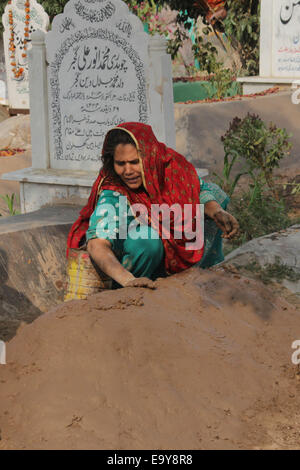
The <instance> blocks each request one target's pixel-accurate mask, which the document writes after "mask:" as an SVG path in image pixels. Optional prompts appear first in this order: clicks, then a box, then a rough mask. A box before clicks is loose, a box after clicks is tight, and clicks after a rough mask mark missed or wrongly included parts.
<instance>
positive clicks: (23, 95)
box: [2, 0, 49, 109]
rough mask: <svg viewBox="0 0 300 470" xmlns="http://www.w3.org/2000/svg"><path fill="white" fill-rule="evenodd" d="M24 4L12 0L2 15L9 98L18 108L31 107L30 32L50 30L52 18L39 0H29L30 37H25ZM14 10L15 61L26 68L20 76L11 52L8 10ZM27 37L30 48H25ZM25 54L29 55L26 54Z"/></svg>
mask: <svg viewBox="0 0 300 470" xmlns="http://www.w3.org/2000/svg"><path fill="white" fill-rule="evenodd" d="M25 3H26V0H12V2H11V4H10V5H9V4H7V5H6V7H5V10H4V14H3V16H2V23H3V26H4V33H3V40H4V51H5V64H6V74H7V87H8V101H9V106H10V107H11V108H15V109H28V108H29V78H28V54H27V51H28V50H29V49H30V48H31V35H32V33H33V32H34V31H36V30H38V29H40V30H42V31H45V32H46V31H47V29H48V27H49V17H48V15H47V13H46V12H45V10H44V8H43V7H42V5H40V4H39V3H38V2H37V1H36V0H30V2H29V4H30V13H29V15H30V20H29V25H28V34H29V36H28V38H25V27H26V24H25V19H26V18H25V17H26V12H25ZM10 11H12V13H13V26H12V27H13V34H14V46H15V48H16V49H15V58H14V61H15V63H16V66H17V67H20V68H22V69H23V70H24V73H23V74H22V75H20V76H19V77H18V78H16V77H15V75H14V73H13V66H12V64H11V63H12V62H13V60H12V59H11V51H10V49H9V48H10V38H11V30H10V27H11V25H10V23H9V12H10ZM25 39H26V40H27V44H26V46H27V51H25V50H24V45H25ZM24 53H26V57H24V56H23V55H24Z"/></svg>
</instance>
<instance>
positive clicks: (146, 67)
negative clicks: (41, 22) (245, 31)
mask: <svg viewBox="0 0 300 470" xmlns="http://www.w3.org/2000/svg"><path fill="white" fill-rule="evenodd" d="M166 46H167V41H166V39H165V38H164V37H161V36H158V35H156V36H149V35H147V34H146V33H145V32H144V28H143V24H142V22H141V21H140V20H139V19H138V17H137V16H135V15H134V14H132V13H130V11H129V9H128V7H127V5H126V4H125V3H124V2H123V1H121V0H70V1H69V2H68V3H67V4H66V6H65V9H64V13H63V14H60V15H57V16H56V17H55V18H54V21H53V24H52V29H51V31H50V32H48V33H46V34H45V33H44V32H42V31H41V30H39V31H36V32H35V33H34V34H33V35H32V49H31V51H30V67H29V78H30V80H29V81H30V103H31V107H30V115H31V139H32V168H27V169H24V170H20V171H17V172H14V173H9V174H6V175H4V176H2V178H3V179H8V180H15V181H19V182H20V200H21V210H22V212H23V213H26V212H31V211H34V210H37V209H39V208H40V207H42V206H44V205H46V204H55V203H60V202H64V203H66V202H67V203H77V204H83V203H85V202H86V200H87V198H88V196H89V193H90V188H91V186H92V184H93V182H94V180H95V178H96V176H97V173H98V171H99V168H100V155H101V148H102V144H103V140H104V136H105V134H106V132H107V131H108V130H109V129H111V128H113V127H115V126H117V125H118V124H120V123H122V122H126V121H139V122H143V123H146V124H150V125H151V126H152V128H153V130H154V132H155V134H156V136H157V138H158V139H159V140H160V141H162V142H164V143H166V145H168V146H170V147H173V148H175V122H174V103H173V86H172V63H171V58H170V56H169V55H168V54H167V52H166Z"/></svg>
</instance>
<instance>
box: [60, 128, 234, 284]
mask: <svg viewBox="0 0 300 470" xmlns="http://www.w3.org/2000/svg"><path fill="white" fill-rule="evenodd" d="M102 162H103V168H102V170H101V171H100V174H99V176H98V178H97V180H96V181H95V183H94V185H93V188H92V191H91V195H90V198H89V201H88V204H87V205H86V206H85V207H84V208H83V209H82V211H81V213H80V217H79V219H78V220H77V221H76V222H75V224H74V225H73V227H72V229H71V231H70V234H69V237H68V248H79V247H80V246H82V245H84V244H85V243H86V242H87V250H88V252H89V254H90V257H91V259H92V260H93V261H94V262H95V264H96V265H97V266H98V267H99V268H100V270H101V271H103V272H104V273H105V274H107V275H108V276H109V277H111V278H112V279H113V280H114V281H115V282H116V283H117V285H121V286H144V287H153V283H152V280H154V279H156V278H157V277H158V276H163V275H166V274H172V273H176V272H180V271H183V270H184V269H187V268H189V267H191V266H194V265H196V264H199V265H200V266H201V267H209V266H212V265H214V264H217V263H218V262H220V261H222V260H223V253H222V240H221V233H222V232H223V237H224V238H232V237H234V236H235V234H236V233H237V231H238V223H237V221H236V219H235V218H234V217H233V216H231V215H230V214H229V213H227V212H226V211H225V210H224V209H225V208H226V206H227V204H228V201H229V199H228V197H227V196H226V194H225V193H224V192H223V191H222V190H221V189H220V188H218V187H217V186H216V185H213V184H207V183H204V182H203V181H201V180H199V178H198V175H197V173H196V170H195V168H194V167H193V165H192V164H191V163H189V162H188V161H187V160H186V159H185V158H184V157H183V156H182V155H180V154H178V153H177V152H175V151H174V150H172V149H170V148H167V147H166V146H165V145H164V144H162V143H160V142H158V141H157V139H156V137H155V136H154V134H153V131H152V129H151V127H150V126H147V125H145V124H141V123H135V122H131V123H124V124H121V125H119V126H118V127H117V128H114V129H112V130H110V131H109V132H108V134H107V135H106V138H105V141H104V144H103V150H102ZM124 203H125V206H124ZM200 203H202V204H204V212H205V216H206V217H207V221H206V224H205V225H206V227H205V244H204V248H203V247H199V246H197V248H195V249H188V248H187V242H188V241H191V238H190V237H189V238H187V236H186V235H185V232H184V234H181V235H182V236H181V238H180V237H177V236H176V233H177V232H178V229H179V228H180V227H181V228H182V227H183V225H184V224H185V226H186V225H187V226H188V229H187V233H188V234H193V233H196V232H195V224H196V222H197V221H196V219H197V210H198V209H197V208H198V207H199V204H200ZM136 204H139V205H140V206H138V207H141V208H142V209H143V208H145V212H144V213H140V214H139V217H138V222H137V220H136V217H137V214H135V216H134V215H133V214H132V213H131V212H130V208H133V207H136V206H135V205H136ZM154 204H156V205H157V204H158V205H160V206H161V205H162V204H165V205H167V207H171V206H173V205H174V204H176V205H177V206H176V207H177V208H179V209H182V210H183V212H180V211H179V214H181V213H184V209H185V205H189V208H190V210H191V212H190V214H191V216H190V217H189V218H188V220H187V218H186V217H185V218H184V216H182V218H181V216H180V215H179V216H178V215H177V216H175V215H174V214H171V218H170V227H169V228H168V227H166V224H165V223H164V220H163V217H161V215H157V214H156V215H154V211H153V210H152V209H153V207H154V206H153V205H154ZM127 206H128V207H127ZM124 207H125V211H124ZM128 209H129V211H128ZM142 212H143V211H142ZM123 216H126V218H125V222H124V217H123ZM140 220H142V223H139V222H140ZM124 225H126V226H125V233H126V235H125V237H121V236H120V233H121V231H122V232H123V233H124ZM132 227H133V228H132ZM133 232H134V234H133Z"/></svg>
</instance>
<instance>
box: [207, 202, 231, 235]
mask: <svg viewBox="0 0 300 470" xmlns="http://www.w3.org/2000/svg"><path fill="white" fill-rule="evenodd" d="M204 213H205V215H207V216H208V217H210V218H211V219H213V220H214V222H215V223H216V224H217V226H218V227H219V228H220V229H221V230H222V232H223V238H228V239H231V238H234V237H235V236H236V235H237V233H238V231H239V223H238V221H237V220H236V218H235V217H233V215H231V214H229V212H227V211H225V210H224V209H222V207H221V206H220V205H219V204H218V203H217V202H216V201H210V202H207V203H206V204H205V205H204Z"/></svg>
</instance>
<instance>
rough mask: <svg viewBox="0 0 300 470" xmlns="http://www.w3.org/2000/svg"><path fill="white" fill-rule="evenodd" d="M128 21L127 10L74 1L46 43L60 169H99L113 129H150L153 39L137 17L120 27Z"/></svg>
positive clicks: (54, 156) (54, 160) (54, 158)
mask: <svg viewBox="0 0 300 470" xmlns="http://www.w3.org/2000/svg"><path fill="white" fill-rule="evenodd" d="M124 13H126V5H125V4H123V3H121V2H113V3H112V2H111V1H105V0H102V1H99V0H89V1H83V0H74V1H71V2H69V3H68V4H67V7H66V9H65V12H64V14H63V15H59V16H57V17H56V18H55V20H54V22H53V27H52V31H51V32H50V33H49V34H48V35H47V38H46V47H47V60H48V62H49V72H48V74H49V82H48V85H49V104H50V152H51V154H50V159H51V167H52V168H58V169H59V168H69V169H81V168H82V167H83V165H84V168H85V169H91V170H93V169H97V168H98V167H99V158H100V153H101V149H102V144H103V140H104V136H105V134H106V133H107V131H108V130H109V129H111V128H112V127H115V126H117V125H118V124H121V123H122V122H125V121H139V122H144V123H148V122H149V109H148V104H147V78H148V77H147V69H148V66H149V65H148V60H147V57H148V42H149V41H148V36H147V35H146V34H145V33H144V31H143V28H142V26H141V25H139V24H137V21H136V17H134V16H133V15H131V18H130V17H129V18H130V20H131V22H132V24H131V22H129V21H124V20H122V19H120V18H122V17H123V15H124ZM134 23H135V25H134ZM134 26H135V28H134ZM137 26H139V27H138V28H137Z"/></svg>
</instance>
